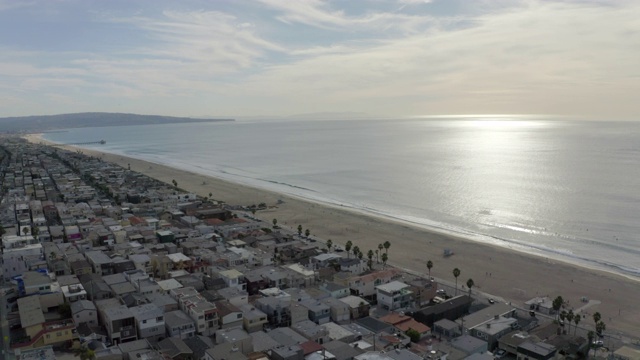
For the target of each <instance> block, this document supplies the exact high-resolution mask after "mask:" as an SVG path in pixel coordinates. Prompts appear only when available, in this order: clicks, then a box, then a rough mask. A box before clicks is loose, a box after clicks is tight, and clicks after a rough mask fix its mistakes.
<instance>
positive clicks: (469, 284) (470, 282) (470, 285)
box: [467, 279, 475, 298]
mask: <svg viewBox="0 0 640 360" xmlns="http://www.w3.org/2000/svg"><path fill="white" fill-rule="evenodd" d="M473 285H475V284H474V282H473V279H469V280H467V287H468V288H469V298H471V288H472V287H473Z"/></svg>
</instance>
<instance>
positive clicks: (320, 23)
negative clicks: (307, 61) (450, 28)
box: [261, 0, 436, 33]
mask: <svg viewBox="0 0 640 360" xmlns="http://www.w3.org/2000/svg"><path fill="white" fill-rule="evenodd" d="M261 2H262V3H264V4H266V5H267V6H269V7H271V8H273V9H275V10H276V11H279V12H281V13H282V14H281V15H279V16H277V19H278V20H280V21H282V22H284V23H287V24H303V25H308V26H313V27H318V28H321V29H333V30H341V31H344V30H346V31H349V32H358V31H374V33H383V32H385V31H389V30H398V31H401V32H404V33H411V32H416V31H419V30H422V29H423V28H424V27H425V26H426V25H429V24H433V23H434V22H436V19H434V18H433V17H431V16H427V15H424V14H423V15H421V16H418V15H408V14H403V13H398V12H380V11H378V12H367V13H366V14H364V15H360V16H348V15H346V14H345V13H344V11H341V10H334V9H331V7H330V3H328V2H324V1H320V0H300V1H293V2H291V1H285V0H261Z"/></svg>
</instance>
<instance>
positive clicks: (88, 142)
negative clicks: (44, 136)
mask: <svg viewBox="0 0 640 360" xmlns="http://www.w3.org/2000/svg"><path fill="white" fill-rule="evenodd" d="M106 143H107V142H106V141H105V140H100V141H86V142H77V143H66V144H56V145H51V146H67V145H71V146H74V145H95V144H100V145H104V144H106Z"/></svg>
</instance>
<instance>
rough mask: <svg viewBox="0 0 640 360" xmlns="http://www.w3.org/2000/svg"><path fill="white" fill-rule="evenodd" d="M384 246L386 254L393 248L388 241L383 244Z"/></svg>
mask: <svg viewBox="0 0 640 360" xmlns="http://www.w3.org/2000/svg"><path fill="white" fill-rule="evenodd" d="M382 246H384V252H386V253H389V248H390V247H391V243H390V242H388V241H385V242H384V244H382Z"/></svg>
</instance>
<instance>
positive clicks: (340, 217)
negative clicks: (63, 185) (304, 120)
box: [26, 135, 640, 335]
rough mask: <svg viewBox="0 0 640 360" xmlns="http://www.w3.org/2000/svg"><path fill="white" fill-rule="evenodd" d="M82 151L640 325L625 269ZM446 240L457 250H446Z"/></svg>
mask: <svg viewBox="0 0 640 360" xmlns="http://www.w3.org/2000/svg"><path fill="white" fill-rule="evenodd" d="M26 138H27V140H29V141H31V142H35V143H41V142H42V143H44V141H43V140H42V138H41V137H40V135H28V136H26ZM70 148H71V147H70ZM74 150H75V149H74ZM82 151H83V152H84V153H85V154H90V155H93V156H99V157H101V158H103V159H104V160H105V161H110V162H113V163H116V164H118V165H120V166H122V167H124V168H127V166H129V165H130V166H131V170H134V171H137V172H140V173H143V174H145V175H147V176H150V177H153V178H156V179H159V180H161V181H164V182H167V183H171V181H172V180H174V179H175V180H176V181H177V182H178V185H179V187H181V188H183V189H185V190H188V191H192V192H195V193H197V194H199V195H201V196H209V193H212V195H213V196H212V197H213V198H214V199H216V200H222V201H225V202H227V203H229V204H238V205H251V204H258V203H261V202H264V203H266V204H267V205H269V206H273V207H272V208H270V209H269V210H265V211H259V212H257V213H256V216H257V217H259V218H261V219H263V220H266V221H269V222H271V220H272V219H274V218H275V219H277V220H278V224H279V225H282V226H288V227H291V228H297V226H298V224H300V225H302V227H303V229H307V228H308V229H309V230H310V231H311V234H312V235H314V236H317V237H320V238H322V239H332V241H333V242H334V243H337V244H341V245H343V244H344V243H345V242H347V241H348V240H351V241H352V242H353V243H354V245H357V246H358V247H360V249H361V250H362V251H363V252H364V253H365V254H366V252H367V251H368V250H369V249H372V250H375V249H377V245H378V244H380V243H383V242H385V241H389V242H390V243H391V248H390V249H389V264H391V265H394V266H398V267H401V268H405V269H409V270H412V271H416V272H420V273H426V272H427V268H426V262H427V260H432V261H433V263H434V267H433V269H432V270H431V274H432V276H434V277H436V278H438V279H443V280H446V281H450V282H453V281H454V280H455V279H454V277H453V274H452V271H453V269H454V268H456V267H457V268H459V269H460V270H461V275H460V277H459V278H458V284H459V285H461V284H464V283H466V281H467V279H469V278H472V279H473V280H474V282H475V288H474V289H477V290H479V291H482V292H486V293H490V294H495V295H497V296H500V297H502V298H504V299H505V300H506V301H511V302H513V303H514V304H516V305H519V306H523V305H524V302H525V301H527V300H529V299H531V298H533V297H535V296H543V295H547V296H549V297H551V298H555V297H556V296H558V295H561V296H562V297H563V298H564V299H565V300H566V301H568V302H569V307H570V308H574V309H578V308H580V307H582V306H584V305H585V304H584V303H582V302H581V298H582V297H586V298H588V299H591V300H598V301H600V303H599V304H594V305H593V306H590V307H588V308H586V309H584V310H583V311H582V312H581V313H582V314H585V315H586V318H585V319H583V320H582V322H581V326H582V325H585V324H588V325H592V324H593V320H592V318H591V314H593V313H594V312H596V311H598V312H600V313H601V314H602V320H603V321H604V322H605V323H606V325H607V331H606V332H605V333H608V334H616V333H618V332H623V333H626V334H628V335H637V334H638V332H639V329H640V308H639V307H638V306H637V303H638V301H639V300H640V286H639V285H640V284H639V283H638V282H637V281H635V280H632V279H628V278H626V277H623V276H620V275H616V274H611V273H607V272H604V271H597V270H591V269H586V268H582V267H578V266H574V265H572V264H568V263H563V262H558V261H552V260H549V259H546V258H542V257H537V256H533V255H528V254H524V253H520V252H516V251H512V250H509V249H505V248H500V247H497V246H491V245H485V244H481V243H477V242H473V241H470V240H466V239H463V238H461V237H455V236H451V235H448V234H442V233H438V232H436V231H430V230H426V229H423V228H419V227H414V226H411V225H407V224H404V223H400V222H397V221H393V220H389V219H382V218H378V217H373V216H369V215H367V214H362V213H358V212H355V211H350V210H348V209H344V208H339V207H335V206H327V205H321V204H316V203H312V202H309V201H305V200H301V199H297V198H294V197H290V196H286V195H282V194H278V193H274V192H270V191H266V190H261V189H256V188H251V187H247V186H243V185H239V184H234V183H230V182H227V181H224V180H220V179H217V178H214V177H209V176H204V175H198V174H194V173H190V172H186V171H182V170H177V169H173V168H170V167H166V166H162V165H158V164H153V163H149V162H145V161H141V160H136V159H132V158H127V157H123V156H119V155H112V154H107V153H102V152H99V151H88V150H84V149H83V150H82ZM445 248H446V249H451V250H452V251H454V253H455V254H454V255H453V256H450V257H446V258H445V257H443V250H444V249H445ZM574 311H575V310H574Z"/></svg>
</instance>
